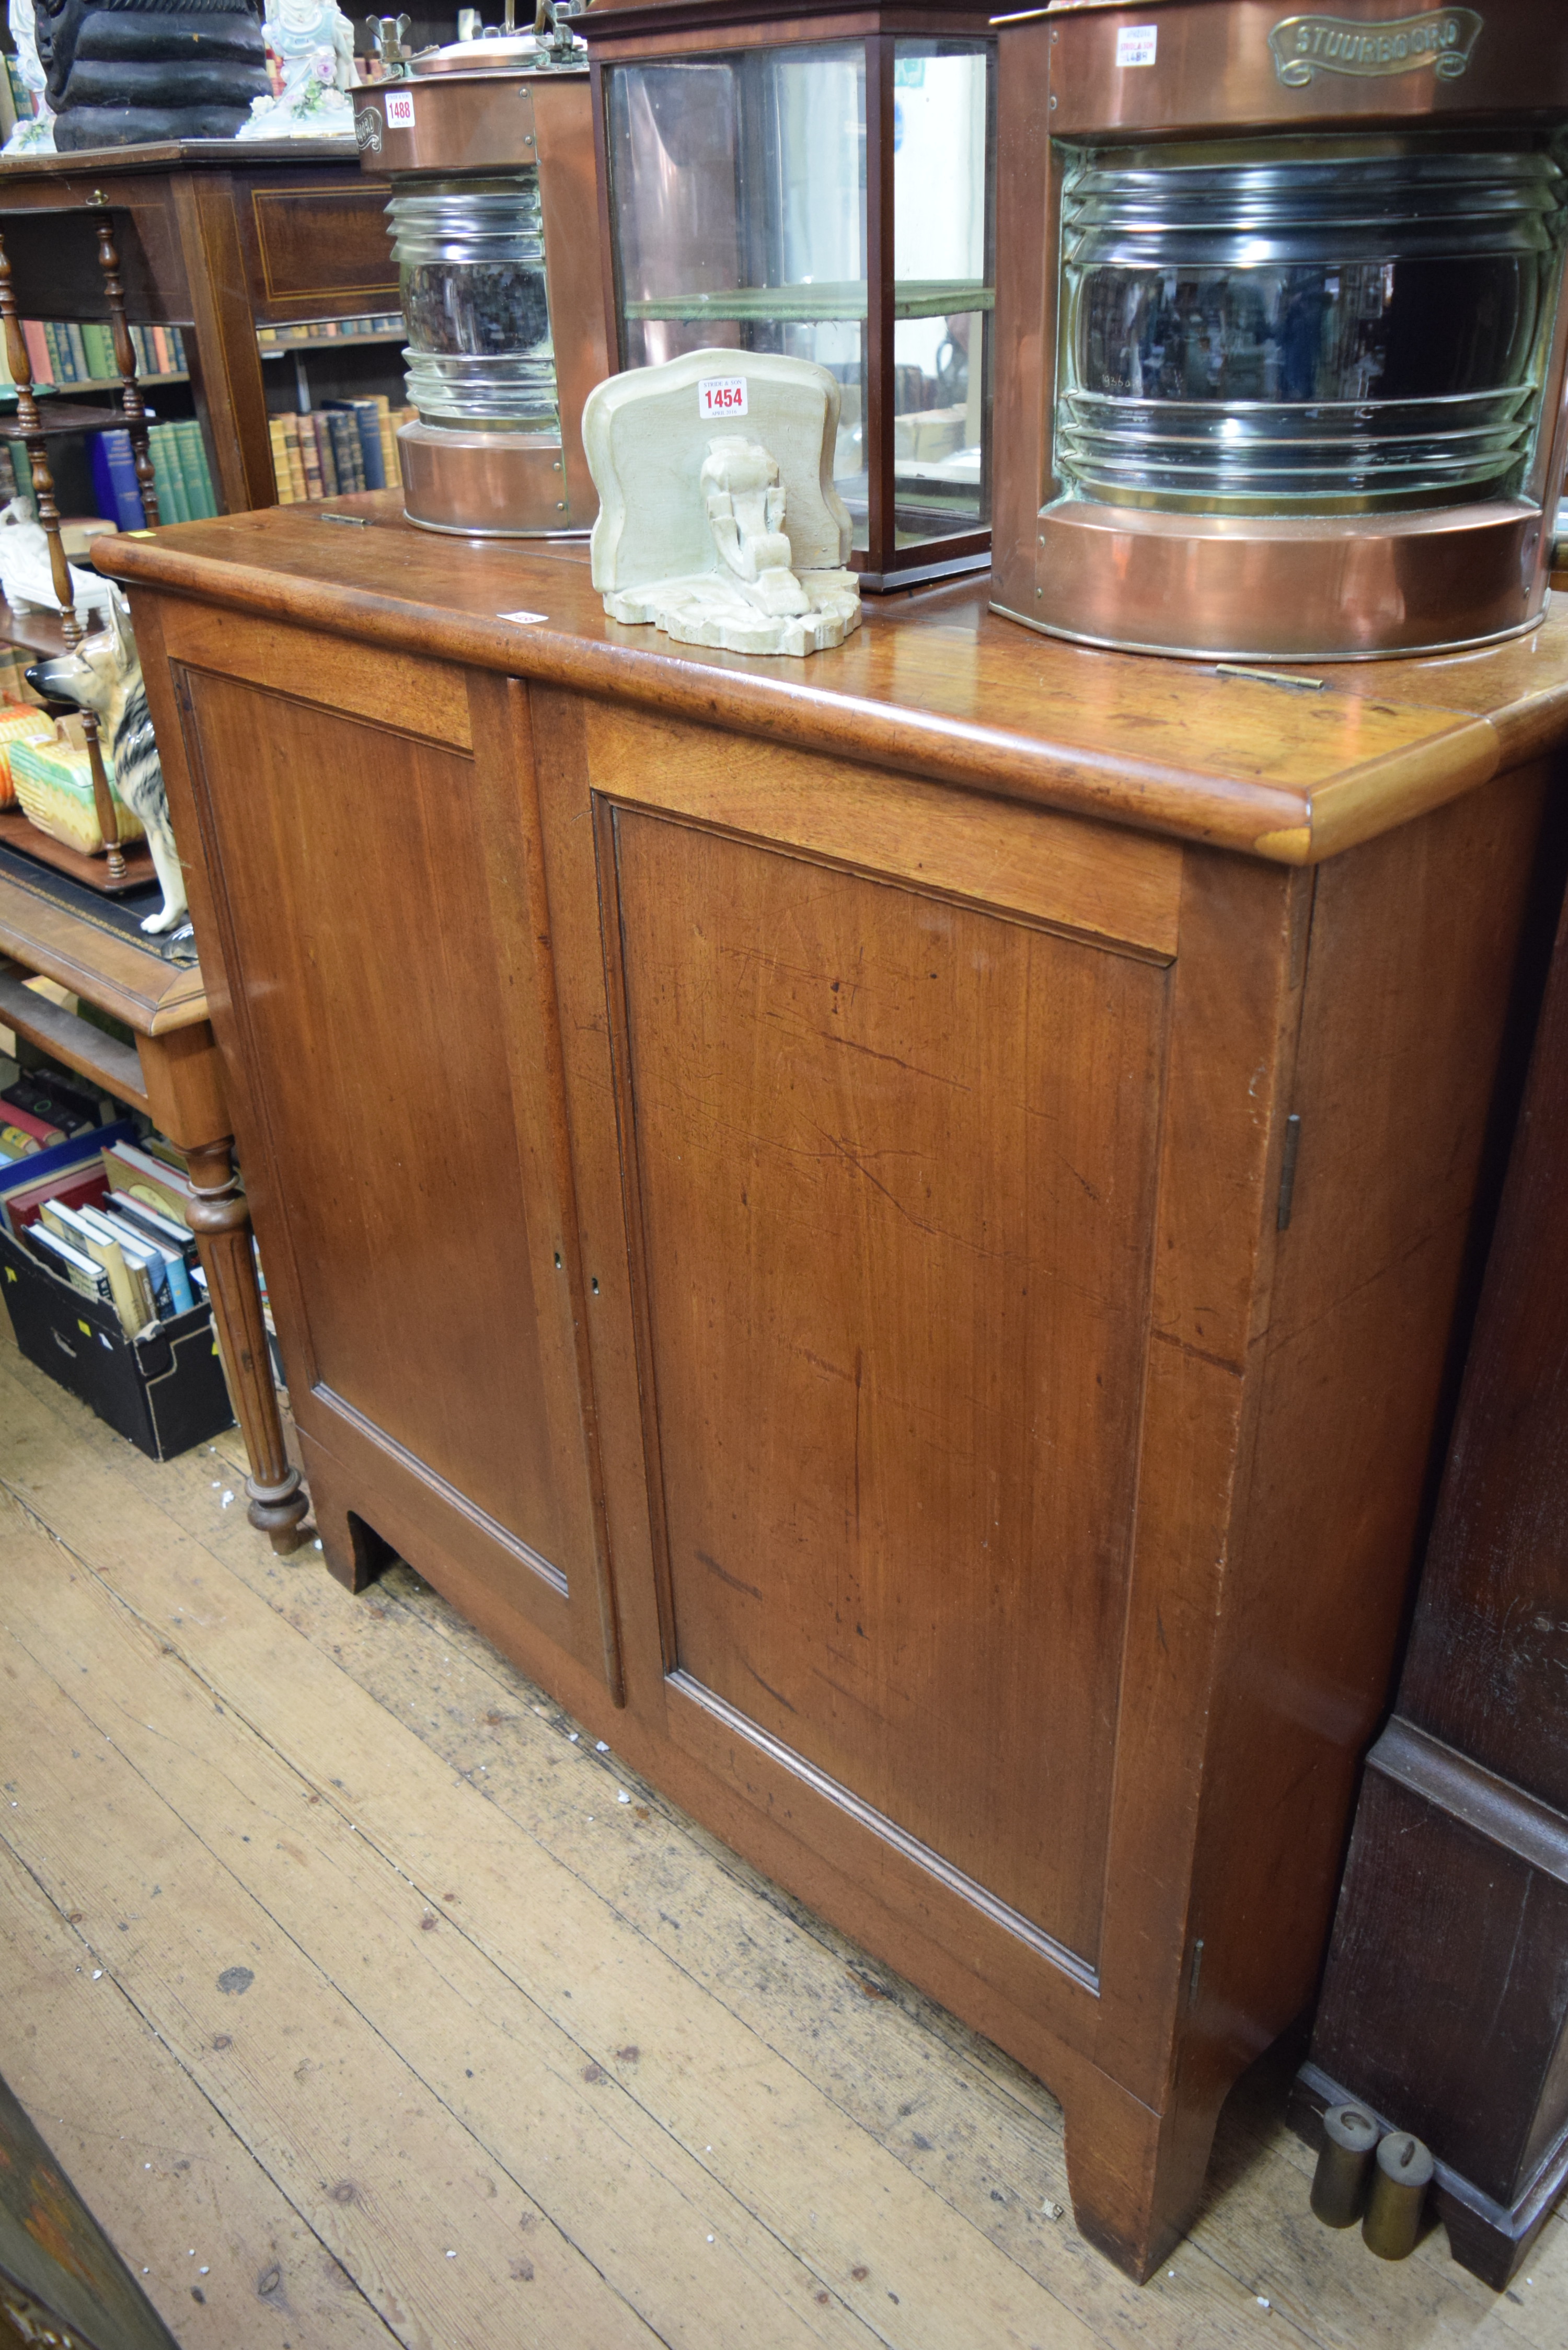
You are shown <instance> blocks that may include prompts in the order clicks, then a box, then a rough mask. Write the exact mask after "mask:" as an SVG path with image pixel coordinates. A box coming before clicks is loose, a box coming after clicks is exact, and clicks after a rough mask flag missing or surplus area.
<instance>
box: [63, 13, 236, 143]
mask: <svg viewBox="0 0 1568 2350" xmlns="http://www.w3.org/2000/svg"><path fill="white" fill-rule="evenodd" d="M34 29H35V32H36V38H37V46H38V62H39V63H40V65H41V66H42V67H43V68H44V73H45V77H46V79H45V96H46V98H47V101H48V104H49V105H50V106H51V107H52V108H53V109H54V114H55V145H56V146H57V148H58V149H59V150H60V151H61V152H62V153H68V152H70V151H74V150H75V149H77V148H79V147H130V146H136V145H140V144H141V143H143V142H144V141H147V140H158V139H232V138H233V137H234V133H235V131H236V130H238V129H239V127H240V124H241V122H242V121H243V120H244V118H245V115H246V114H247V112H248V110H249V108H250V104H251V100H252V99H254V98H255V97H257V96H258V95H260V94H261V93H262V92H264V91H265V89H266V88H268V82H267V72H266V59H265V45H264V43H263V40H262V30H261V26H260V24H259V23H258V22H257V19H256V16H255V14H254V10H253V9H251V8H249V7H246V6H243V5H242V6H236V5H234V0H34Z"/></svg>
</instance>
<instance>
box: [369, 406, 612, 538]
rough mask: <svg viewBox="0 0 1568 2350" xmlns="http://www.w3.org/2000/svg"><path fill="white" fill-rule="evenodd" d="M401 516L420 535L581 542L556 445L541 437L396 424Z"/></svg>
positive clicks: (586, 518)
mask: <svg viewBox="0 0 1568 2350" xmlns="http://www.w3.org/2000/svg"><path fill="white" fill-rule="evenodd" d="M398 459H399V463H400V465H401V467H402V473H403V511H404V513H405V514H406V515H408V518H409V520H410V522H413V523H418V524H419V525H420V527H421V530H441V531H450V532H452V534H453V535H454V536H458V537H461V538H540V537H556V536H560V535H562V534H567V533H569V534H572V535H575V536H586V535H587V531H588V529H589V528H590V527H591V525H592V523H593V511H592V510H590V512H589V513H588V514H587V515H578V516H577V517H576V519H575V520H574V518H573V515H572V506H571V498H570V494H569V492H568V490H567V487H566V473H565V472H564V471H563V468H562V459H561V442H560V440H559V438H558V436H557V435H556V434H555V433H549V432H462V430H461V429H460V428H458V427H456V426H451V427H449V426H447V425H444V424H425V423H423V422H419V421H416V422H414V423H412V424H404V425H402V426H400V429H399V432H398Z"/></svg>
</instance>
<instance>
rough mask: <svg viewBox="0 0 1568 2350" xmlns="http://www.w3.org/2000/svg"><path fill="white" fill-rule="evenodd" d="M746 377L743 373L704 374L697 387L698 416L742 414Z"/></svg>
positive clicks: (744, 403) (744, 406)
mask: <svg viewBox="0 0 1568 2350" xmlns="http://www.w3.org/2000/svg"><path fill="white" fill-rule="evenodd" d="M745 412H746V379H745V377H744V376H743V375H705V376H704V377H703V378H702V380H701V383H700V384H699V385H698V387H697V413H698V414H699V415H700V416H744V414H745Z"/></svg>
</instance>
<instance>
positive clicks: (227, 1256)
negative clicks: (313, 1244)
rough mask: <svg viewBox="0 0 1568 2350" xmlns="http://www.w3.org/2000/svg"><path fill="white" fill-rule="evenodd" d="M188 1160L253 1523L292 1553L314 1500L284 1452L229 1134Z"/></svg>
mask: <svg viewBox="0 0 1568 2350" xmlns="http://www.w3.org/2000/svg"><path fill="white" fill-rule="evenodd" d="M185 1159H186V1164H187V1166H188V1167H189V1169H190V1170H191V1182H192V1189H193V1190H194V1191H195V1193H196V1200H195V1203H194V1205H193V1206H192V1210H191V1223H192V1230H193V1231H194V1232H195V1234H196V1247H197V1250H198V1252H199V1253H200V1255H201V1259H202V1270H203V1272H204V1273H205V1274H206V1276H207V1295H208V1297H209V1298H210V1299H211V1301H212V1306H213V1321H214V1323H215V1324H216V1326H217V1329H218V1336H219V1339H220V1342H221V1344H222V1346H223V1358H224V1360H225V1361H226V1363H227V1364H228V1367H229V1377H230V1379H231V1380H232V1382H233V1385H234V1409H235V1411H236V1413H237V1414H238V1416H239V1423H240V1433H241V1435H242V1436H243V1437H244V1440H245V1452H246V1454H247V1456H248V1458H249V1461H250V1464H251V1473H250V1475H249V1476H248V1477H247V1478H246V1479H245V1492H246V1495H247V1497H248V1499H249V1502H250V1511H249V1516H250V1522H251V1523H252V1525H253V1526H256V1527H258V1528H259V1529H260V1531H261V1532H262V1533H263V1534H265V1535H266V1536H267V1537H268V1539H269V1541H270V1542H271V1544H272V1546H273V1548H274V1550H275V1551H279V1552H288V1551H291V1550H293V1548H294V1547H295V1544H296V1542H297V1541H298V1539H299V1534H298V1528H299V1522H300V1520H301V1519H302V1518H303V1517H304V1515H305V1513H306V1509H307V1508H308V1506H309V1504H308V1503H307V1501H306V1495H305V1492H304V1491H303V1489H302V1487H301V1485H300V1482H299V1471H298V1470H297V1469H296V1468H294V1467H293V1466H292V1465H291V1463H290V1461H289V1458H288V1455H287V1453H286V1451H285V1450H284V1441H283V1422H282V1420H281V1419H279V1417H278V1409H277V1394H276V1390H275V1388H274V1386H273V1379H272V1362H271V1358H270V1357H269V1355H268V1352H267V1343H266V1325H265V1321H264V1320H263V1318H262V1306H261V1292H260V1290H259V1289H258V1288H257V1286H256V1265H255V1253H254V1243H253V1241H252V1238H251V1220H250V1213H249V1211H248V1210H247V1208H246V1206H245V1201H244V1193H243V1192H242V1191H241V1190H240V1188H239V1183H238V1180H237V1179H236V1177H235V1174H234V1160H233V1159H232V1158H231V1157H230V1155H229V1144H228V1140H227V1138H225V1139H223V1141H222V1142H213V1143H208V1144H206V1145H204V1146H203V1147H202V1148H201V1149H192V1148H191V1147H190V1146H189V1145H186V1146H185Z"/></svg>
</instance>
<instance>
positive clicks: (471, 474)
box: [355, 10, 609, 537]
mask: <svg viewBox="0 0 1568 2350" xmlns="http://www.w3.org/2000/svg"><path fill="white" fill-rule="evenodd" d="M508 13H509V14H510V10H509V11H508ZM359 95H360V103H359V107H358V112H357V114H356V116H355V130H356V133H357V135H358V141H359V150H360V161H361V164H362V165H363V168H364V169H365V170H366V171H367V172H369V173H371V174H373V175H374V176H376V177H378V178H383V179H388V178H389V180H390V182H391V201H390V202H389V204H388V206H387V213H388V222H389V232H390V234H391V239H392V253H393V257H394V259H395V260H396V262H397V264H398V274H399V279H400V290H401V296H402V305H403V317H404V323H405V325H406V326H407V328H408V335H409V342H408V348H407V350H406V352H405V354H404V356H405V359H406V361H407V366H408V391H409V399H410V403H411V404H412V406H413V407H414V409H415V410H416V411H417V415H416V419H415V421H413V422H412V423H410V424H405V425H403V426H402V427H401V429H400V432H399V434H398V454H399V460H400V465H401V468H402V476H403V494H404V505H405V511H406V512H407V514H408V516H409V519H410V522H415V523H420V524H422V525H424V526H425V527H426V528H427V529H430V530H443V531H452V532H456V533H459V534H461V535H462V536H467V537H511V536H535V535H538V534H543V533H555V532H562V531H571V532H577V531H585V530H587V529H589V528H591V526H592V524H593V520H594V516H595V515H596V514H597V511H598V501H597V497H596V495H595V492H594V485H593V483H592V481H591V479H590V478H589V474H588V468H587V459H586V458H585V456H584V454H583V440H582V429H581V428H582V413H583V402H584V401H585V400H587V396H588V394H589V392H590V391H591V390H593V388H594V386H595V384H597V383H598V382H600V381H602V380H603V379H604V377H605V376H606V375H607V373H608V372H609V369H608V363H607V359H606V356H605V339H604V309H603V299H602V296H601V294H600V290H599V282H598V250H599V248H598V236H599V222H598V206H597V198H596V196H595V192H594V133H593V112H592V102H591V99H590V96H589V88H588V74H587V60H586V57H585V56H584V52H583V48H582V44H581V43H580V42H574V40H573V38H572V35H571V32H570V30H569V26H568V24H567V20H566V12H565V10H563V11H562V16H561V23H560V25H559V26H558V27H557V28H556V29H555V30H553V31H552V32H551V33H549V34H547V35H542V36H540V37H539V38H538V39H537V40H535V38H533V37H532V36H521V35H519V36H505V37H502V38H496V39H487V40H481V41H462V42H458V43H456V44H455V45H453V46H452V47H448V48H443V49H436V50H432V51H430V52H427V53H426V54H425V55H424V56H422V57H415V58H414V59H413V61H412V63H411V64H410V67H409V68H408V73H407V76H406V78H400V79H398V80H392V81H384V82H378V83H375V84H373V85H372V86H371V87H370V88H367V89H366V90H364V91H362V92H361V93H360V94H359Z"/></svg>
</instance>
